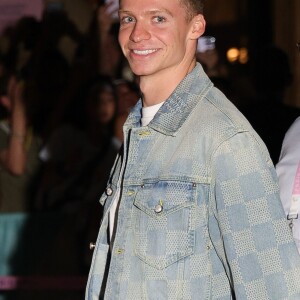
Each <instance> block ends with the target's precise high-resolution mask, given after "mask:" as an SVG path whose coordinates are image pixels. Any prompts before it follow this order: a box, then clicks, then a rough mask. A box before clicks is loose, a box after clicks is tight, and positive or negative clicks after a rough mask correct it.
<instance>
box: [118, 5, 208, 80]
mask: <svg viewBox="0 0 300 300" xmlns="http://www.w3.org/2000/svg"><path fill="white" fill-rule="evenodd" d="M186 13H187V12H186V7H184V6H183V5H182V4H180V3H179V0H121V1H120V31H119V42H120V45H121V48H122V51H123V53H124V55H125V56H126V58H127V59H128V62H129V64H130V67H131V69H132V71H133V72H134V73H135V74H136V75H139V76H150V75H156V74H162V75H167V76H171V77H170V78H172V74H173V73H174V72H175V73H176V72H178V70H180V69H184V68H187V67H188V66H189V65H190V64H191V62H192V61H193V60H194V57H195V49H196V43H197V39H198V37H199V36H200V35H201V34H202V33H203V32H204V29H205V21H204V18H203V16H202V15H197V16H195V17H194V18H192V20H187V19H188V18H187V14H186Z"/></svg>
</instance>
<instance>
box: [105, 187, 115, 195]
mask: <svg viewBox="0 0 300 300" xmlns="http://www.w3.org/2000/svg"><path fill="white" fill-rule="evenodd" d="M112 193H113V190H112V188H111V187H110V186H108V187H107V188H106V190H105V194H106V195H107V196H111V195H112Z"/></svg>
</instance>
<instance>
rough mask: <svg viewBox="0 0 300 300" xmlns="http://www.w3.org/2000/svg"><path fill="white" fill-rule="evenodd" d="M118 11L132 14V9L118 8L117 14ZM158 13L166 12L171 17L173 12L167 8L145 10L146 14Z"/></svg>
mask: <svg viewBox="0 0 300 300" xmlns="http://www.w3.org/2000/svg"><path fill="white" fill-rule="evenodd" d="M120 13H125V14H133V12H132V11H129V10H124V9H119V14H120ZM160 13H166V14H168V15H170V16H171V17H173V14H172V13H171V12H170V11H169V10H168V9H154V10H149V11H147V12H146V14H148V15H156V14H160Z"/></svg>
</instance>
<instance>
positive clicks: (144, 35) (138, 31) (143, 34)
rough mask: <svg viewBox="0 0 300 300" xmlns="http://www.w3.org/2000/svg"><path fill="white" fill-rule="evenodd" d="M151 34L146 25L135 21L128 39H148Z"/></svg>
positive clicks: (137, 40) (139, 40)
mask: <svg viewBox="0 0 300 300" xmlns="http://www.w3.org/2000/svg"><path fill="white" fill-rule="evenodd" d="M150 37H151V34H150V32H149V30H148V28H147V26H146V25H144V24H142V23H139V22H137V23H136V24H135V26H134V28H133V31H132V32H131V35H130V39H131V40H132V41H133V42H135V43H138V42H141V41H143V40H148V39H149V38H150Z"/></svg>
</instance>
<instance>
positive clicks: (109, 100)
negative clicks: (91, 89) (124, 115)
mask: <svg viewBox="0 0 300 300" xmlns="http://www.w3.org/2000/svg"><path fill="white" fill-rule="evenodd" d="M115 113H116V100H115V97H114V94H113V93H112V92H110V91H102V92H101V93H100V94H99V96H98V103H97V107H96V117H97V120H98V121H99V123H101V124H107V123H109V122H110V121H111V120H112V119H113V118H114V116H115Z"/></svg>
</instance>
